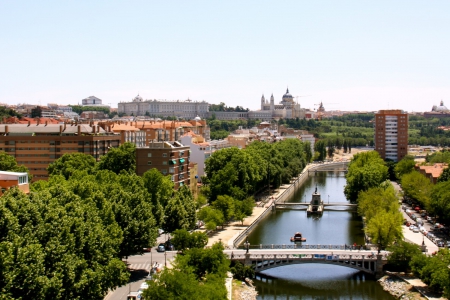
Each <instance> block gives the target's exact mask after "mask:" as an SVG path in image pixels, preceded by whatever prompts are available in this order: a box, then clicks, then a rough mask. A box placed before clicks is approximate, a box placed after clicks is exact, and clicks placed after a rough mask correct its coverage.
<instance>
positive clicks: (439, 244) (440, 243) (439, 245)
mask: <svg viewBox="0 0 450 300" xmlns="http://www.w3.org/2000/svg"><path fill="white" fill-rule="evenodd" d="M436 245H437V246H438V247H444V246H445V244H444V241H443V240H438V241H436Z"/></svg>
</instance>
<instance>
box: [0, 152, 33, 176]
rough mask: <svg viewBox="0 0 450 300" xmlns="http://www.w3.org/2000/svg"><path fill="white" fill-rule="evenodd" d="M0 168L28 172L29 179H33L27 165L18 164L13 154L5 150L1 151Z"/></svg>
mask: <svg viewBox="0 0 450 300" xmlns="http://www.w3.org/2000/svg"><path fill="white" fill-rule="evenodd" d="M0 170H1V171H11V172H26V173H28V179H29V181H31V179H32V178H33V176H32V175H31V174H30V172H29V170H28V168H27V167H25V166H24V165H18V164H17V161H16V159H15V158H14V156H11V155H9V154H8V153H6V152H4V151H0Z"/></svg>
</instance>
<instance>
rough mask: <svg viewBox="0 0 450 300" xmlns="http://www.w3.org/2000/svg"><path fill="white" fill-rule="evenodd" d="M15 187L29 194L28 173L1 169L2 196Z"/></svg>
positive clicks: (0, 191)
mask: <svg viewBox="0 0 450 300" xmlns="http://www.w3.org/2000/svg"><path fill="white" fill-rule="evenodd" d="M14 187H17V188H18V189H19V190H21V191H22V192H24V193H26V194H28V193H29V192H30V186H29V183H28V173H26V172H25V173H23V172H7V171H0V196H2V195H3V194H4V193H5V192H6V191H7V190H9V189H11V188H14Z"/></svg>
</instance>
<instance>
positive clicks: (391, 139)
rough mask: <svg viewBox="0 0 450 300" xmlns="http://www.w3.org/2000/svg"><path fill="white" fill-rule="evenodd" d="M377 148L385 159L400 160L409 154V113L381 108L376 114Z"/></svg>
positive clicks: (375, 138)
mask: <svg viewBox="0 0 450 300" xmlns="http://www.w3.org/2000/svg"><path fill="white" fill-rule="evenodd" d="M374 141H375V150H376V151H377V152H378V153H379V154H380V156H381V157H382V158H383V159H391V160H393V161H399V160H401V159H402V158H403V157H405V155H406V154H408V113H406V112H404V111H402V110H380V111H379V112H378V113H376V114H375V137H374Z"/></svg>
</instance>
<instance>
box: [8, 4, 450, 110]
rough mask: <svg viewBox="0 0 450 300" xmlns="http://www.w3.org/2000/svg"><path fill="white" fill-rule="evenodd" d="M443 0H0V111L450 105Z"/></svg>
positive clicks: (449, 26) (449, 35) (448, 32)
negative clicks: (138, 103) (130, 105)
mask: <svg viewBox="0 0 450 300" xmlns="http://www.w3.org/2000/svg"><path fill="white" fill-rule="evenodd" d="M449 12H450V1H448V0H445V1H443V0H434V1H423V0H421V1H417V0H404V1H402V0H396V1H392V0H390V1H383V0H379V1H359V0H358V1H356V0H355V1H345V0H339V1H336V0H333V1H320V0H318V1H311V0H308V1H303V0H295V1H288V0H286V1H283V0H282V1H265V0H258V1H251V0H249V1H234V0H228V1H206V0H205V1H196V0H190V1H175V0H173V1H170V0H168V1H160V0H159V1H151V0H146V1H133V0H131V1H113V0H109V1H101V0H96V1H60V0H59V1H46V0H43V1H20V0H0V103H7V104H19V103H30V104H41V105H46V104H47V103H59V104H62V105H64V104H78V103H80V104H81V100H82V99H84V98H86V97H88V96H91V95H94V96H96V97H98V98H100V99H102V100H103V103H104V104H110V105H111V106H112V107H117V103H119V102H128V101H131V100H132V99H133V98H134V97H135V96H136V95H138V94H139V95H140V96H142V97H143V98H144V99H160V100H163V99H166V100H186V99H188V98H189V99H191V100H197V101H202V100H205V101H207V102H209V103H215V104H218V103H220V102H224V103H225V104H226V105H227V106H232V107H235V106H238V105H239V106H243V107H244V108H249V109H251V110H256V109H259V108H260V99H261V96H262V95H263V94H264V96H265V97H266V98H269V97H270V95H271V94H273V95H274V97H275V103H278V102H279V101H281V97H282V96H283V94H284V93H285V92H286V88H289V91H290V93H291V94H292V95H293V96H294V97H295V99H296V101H298V102H299V103H300V106H301V107H304V108H310V109H314V108H316V107H317V104H318V103H320V102H323V104H324V106H325V109H326V110H359V111H374V110H379V109H403V110H405V111H410V112H412V111H415V112H417V111H419V112H420V111H430V110H431V108H432V106H433V105H439V102H440V101H441V100H443V101H444V104H446V105H448V107H449V108H450V17H449Z"/></svg>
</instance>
